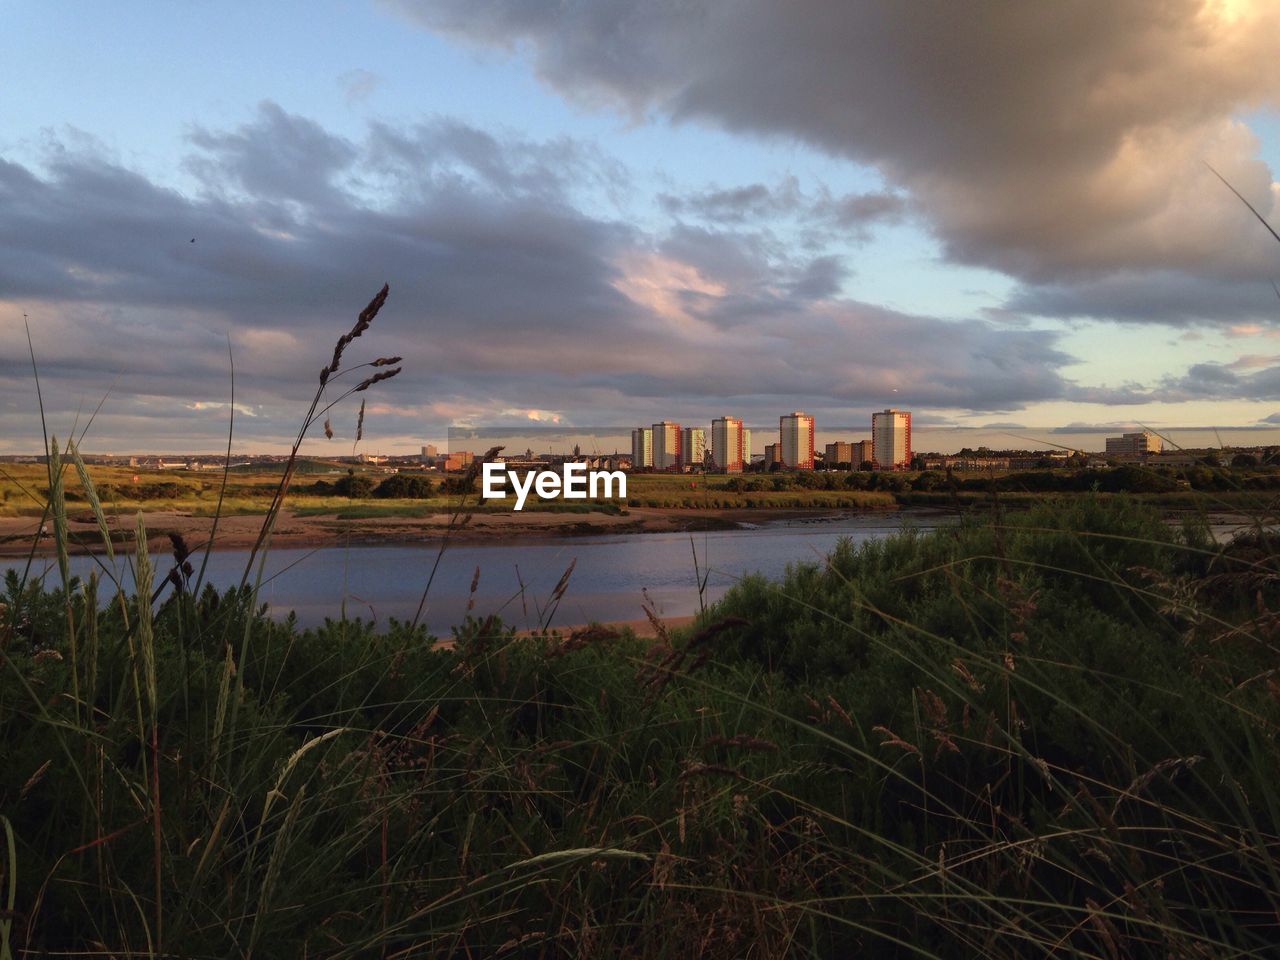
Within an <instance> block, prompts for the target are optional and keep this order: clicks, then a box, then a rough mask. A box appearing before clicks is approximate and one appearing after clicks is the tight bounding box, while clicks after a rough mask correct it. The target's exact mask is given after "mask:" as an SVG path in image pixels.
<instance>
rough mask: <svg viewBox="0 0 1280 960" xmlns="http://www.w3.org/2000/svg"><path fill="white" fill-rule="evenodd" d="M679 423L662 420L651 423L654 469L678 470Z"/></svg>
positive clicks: (681, 463) (680, 463)
mask: <svg viewBox="0 0 1280 960" xmlns="http://www.w3.org/2000/svg"><path fill="white" fill-rule="evenodd" d="M680 439H681V437H680V424H678V423H674V422H672V421H671V420H663V421H661V422H660V423H655V424H654V425H653V468H654V469H655V470H679V469H680V468H681V466H682V465H683V461H682V460H681V459H680Z"/></svg>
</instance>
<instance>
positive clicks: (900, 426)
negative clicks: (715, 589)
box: [631, 409, 911, 473]
mask: <svg viewBox="0 0 1280 960" xmlns="http://www.w3.org/2000/svg"><path fill="white" fill-rule="evenodd" d="M813 438H814V423H813V417H812V416H810V415H809V414H807V413H805V412H804V411H803V410H796V411H794V412H792V413H789V414H785V415H784V416H781V417H779V418H778V442H777V443H771V444H768V445H767V446H766V447H765V448H764V465H765V467H766V468H768V467H771V466H773V464H775V463H776V464H779V465H780V466H783V467H787V468H789V469H792V470H812V469H813V461H814V447H813ZM823 459H824V461H825V462H826V463H829V464H830V463H847V464H849V465H850V466H851V467H852V468H854V469H857V468H858V467H860V466H861V465H862V464H863V463H866V462H868V461H870V462H871V463H873V464H874V465H875V466H876V467H877V468H879V469H882V470H900V469H905V468H906V467H909V466H910V464H911V414H910V412H909V411H906V410H892V409H889V410H883V411H881V412H879V413H874V414H872V416H871V440H869V441H867V440H862V441H859V442H856V443H842V442H838V443H831V444H827V447H826V450H825V451H824V457H823ZM631 462H632V464H633V466H634V467H635V468H636V469H640V468H645V467H648V468H651V469H654V470H684V469H688V468H693V467H707V468H708V469H713V470H717V471H719V472H721V473H741V472H742V470H743V469H744V468H745V467H747V466H749V465H750V463H751V431H750V430H748V429H747V428H745V427H744V426H743V425H742V420H741V419H739V418H738V417H730V416H724V417H718V418H717V419H715V420H712V421H711V444H710V446H708V445H707V435H706V431H705V430H703V428H702V427H683V428H682V427H681V426H680V424H678V423H676V422H674V421H671V420H663V421H660V422H659V423H655V424H653V426H650V427H636V428H635V429H634V430H632V431H631Z"/></svg>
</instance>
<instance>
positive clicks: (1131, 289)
mask: <svg viewBox="0 0 1280 960" xmlns="http://www.w3.org/2000/svg"><path fill="white" fill-rule="evenodd" d="M385 2H386V4H387V5H388V6H389V7H391V8H394V9H396V10H399V11H401V12H402V13H404V14H405V15H407V16H408V17H410V18H412V19H414V20H416V21H418V22H420V23H422V24H423V25H425V26H426V27H428V28H430V29H433V30H437V31H441V32H444V33H447V34H450V35H452V36H456V37H461V38H464V39H466V40H468V41H470V42H473V43H477V44H482V45H488V46H495V47H500V48H504V49H507V50H511V51H520V52H521V53H522V54H523V53H525V52H528V53H529V54H530V55H531V57H532V59H533V63H534V67H535V69H536V71H537V73H538V74H539V76H540V77H541V78H542V79H543V80H544V81H546V82H547V83H549V84H550V85H552V86H553V87H555V88H556V89H557V90H559V91H560V92H561V93H562V94H564V95H565V96H566V97H568V98H570V99H572V100H575V101H577V102H579V103H582V104H586V105H589V106H593V107H612V108H618V109H621V110H623V111H624V112H627V113H629V114H630V115H632V116H634V117H636V118H638V119H639V118H645V117H648V116H651V115H653V114H654V113H657V114H658V115H663V116H666V117H669V118H671V119H673V120H674V121H676V122H681V121H697V122H709V123H712V124H716V125H719V126H721V127H723V128H725V129H728V130H731V131H735V132H743V133H752V134H758V135H762V136H766V137H776V136H779V135H781V136H785V137H794V138H797V139H799V140H801V141H803V142H806V143H809V144H812V145H814V146H817V147H819V148H821V149H823V150H826V151H829V152H831V153H833V154H837V155H841V156H845V157H848V158H850V159H851V160H854V161H857V162H861V163H865V164H870V165H873V166H875V167H876V168H878V169H879V170H880V171H881V173H882V174H883V175H884V176H885V177H886V179H887V180H888V181H889V182H890V183H891V184H892V185H894V186H896V187H899V188H902V189H903V190H905V191H906V193H907V194H908V195H909V196H910V198H911V202H912V206H913V209H914V211H915V213H916V214H917V215H919V216H920V217H922V218H924V219H925V220H927V221H928V222H929V223H930V224H931V225H932V227H933V229H934V230H935V232H936V234H937V236H938V237H939V238H940V240H941V241H942V244H943V247H944V250H945V252H946V255H947V256H949V257H950V258H952V259H953V260H956V261H959V262H963V263H968V264H978V265H982V266H987V267H993V268H995V269H998V270H1001V271H1003V272H1006V273H1008V274H1010V275H1012V276H1014V277H1017V278H1019V279H1020V280H1022V281H1023V282H1024V283H1025V284H1026V287H1025V288H1024V289H1023V290H1022V291H1020V292H1019V294H1018V300H1019V302H1021V303H1025V304H1032V305H1036V306H1038V307H1040V308H1043V309H1045V310H1046V311H1047V312H1049V313H1051V314H1058V313H1062V312H1072V313H1087V314H1088V315H1099V316H1118V317H1120V318H1121V319H1126V320H1139V321H1140V320H1165V319H1168V320H1172V321H1173V322H1183V321H1186V320H1191V319H1203V320H1208V321H1212V320H1215V319H1217V318H1218V317H1219V316H1220V315H1219V314H1215V313H1213V312H1211V311H1210V310H1208V309H1207V308H1208V307H1209V306H1210V305H1211V302H1212V301H1213V300H1214V299H1222V298H1220V297H1218V294H1219V293H1221V291H1222V285H1223V284H1241V285H1244V286H1246V287H1247V286H1248V285H1249V284H1250V283H1253V284H1257V283H1261V282H1265V281H1267V280H1269V279H1270V277H1271V275H1272V274H1273V273H1274V272H1275V268H1276V261H1275V254H1276V250H1275V249H1274V247H1273V246H1271V241H1270V238H1268V237H1267V236H1266V235H1265V234H1264V233H1263V232H1262V231H1261V230H1260V228H1259V225H1258V224H1257V223H1256V222H1254V221H1253V219H1252V217H1251V216H1250V215H1249V214H1248V212H1247V211H1246V210H1245V209H1244V208H1243V206H1242V205H1240V204H1239V202H1238V201H1237V200H1236V199H1235V198H1234V197H1232V196H1231V195H1230V193H1229V192H1228V191H1227V190H1226V189H1225V188H1224V187H1223V186H1222V184H1221V183H1219V182H1218V180H1217V179H1216V178H1215V177H1214V176H1213V174H1212V173H1211V172H1210V170H1209V168H1208V164H1212V165H1213V167H1214V168H1216V169H1217V170H1219V171H1221V173H1222V174H1223V175H1224V176H1226V177H1227V178H1228V179H1229V180H1230V181H1231V182H1232V183H1233V184H1234V185H1235V186H1236V187H1237V188H1238V189H1239V190H1240V191H1241V192H1242V193H1243V194H1244V195H1245V196H1246V197H1247V198H1249V200H1250V201H1251V202H1253V203H1254V204H1255V206H1257V207H1258V209H1259V210H1261V211H1262V212H1263V213H1264V214H1271V213H1273V212H1274V210H1275V200H1274V196H1273V191H1272V176H1271V173H1270V171H1269V170H1268V169H1267V166H1266V164H1265V163H1263V162H1262V161H1261V160H1260V158H1259V157H1258V152H1257V148H1258V145H1257V142H1256V140H1255V138H1254V137H1253V136H1252V134H1251V133H1250V132H1249V130H1248V129H1247V128H1246V127H1244V126H1243V125H1242V124H1241V123H1240V122H1239V121H1238V120H1237V119H1235V117H1236V115H1237V114H1239V113H1241V112H1244V111H1249V110H1253V109H1256V108H1257V107H1258V106H1260V105H1263V104H1271V105H1273V106H1274V105H1275V104H1276V103H1277V102H1280V58H1277V57H1276V56H1275V52H1274V38H1275V37H1276V36H1277V35H1280V6H1277V5H1276V4H1274V3H1268V2H1258V3H1252V4H1250V3H1237V4H1219V3H1209V2H1203V0H1162V2H1158V3H1153V2H1151V0H1089V2H1077V3H1070V4H1044V3H1022V2H1016V0H1006V2H999V0H997V2H989V3H983V4H960V3H952V4H939V3H882V2H871V0H863V2H854V0H851V2H846V3H838V4H836V3H827V2H822V0H807V2H797V3H786V4H780V3H774V2H769V0H702V2H694V3H680V4H662V5H653V4H635V3H632V2H629V0H598V2H594V3H589V4H558V3H528V2H524V0H385ZM765 199H766V198H763V197H762V195H761V194H760V191H759V189H758V187H757V188H751V189H748V190H746V191H745V192H743V194H742V195H741V196H735V195H733V194H732V193H727V194H724V195H720V194H715V195H710V196H707V197H705V198H703V200H704V201H705V203H706V204H708V205H709V206H710V207H711V208H712V210H713V212H714V211H716V210H724V211H728V213H729V215H731V216H734V215H738V214H737V213H736V212H735V211H741V210H750V209H751V208H752V207H753V205H759V204H760V203H762V202H764V201H765ZM689 203H693V201H689ZM877 203H882V204H887V205H888V206H889V207H890V208H891V207H892V205H893V201H892V200H890V199H889V198H888V197H887V196H886V197H885V198H879V199H877V200H875V201H873V202H869V203H859V202H853V203H852V204H851V206H850V212H851V214H852V215H853V216H854V217H855V219H858V220H860V219H861V217H862V216H864V215H865V213H866V212H867V210H868V209H871V210H873V211H874V210H875V207H876V204H877ZM695 205H696V204H695ZM883 215H886V216H887V215H897V214H896V212H895V211H892V210H891V209H888V210H886V211H885V213H884V214H883ZM1112 273H1128V274H1138V275H1142V274H1147V273H1151V274H1155V275H1159V276H1169V275H1177V276H1179V277H1180V283H1181V285H1182V286H1183V287H1184V288H1194V287H1196V285H1197V284H1200V283H1201V282H1203V283H1204V287H1203V289H1201V290H1199V291H1197V292H1196V293H1195V295H1194V296H1193V297H1192V302H1193V304H1194V308H1193V309H1181V310H1180V309H1178V308H1177V305H1176V304H1170V303H1169V302H1168V300H1167V299H1166V298H1163V297H1160V296H1159V293H1158V290H1157V289H1156V288H1155V287H1154V285H1148V286H1147V287H1146V288H1145V289H1146V291H1148V292H1151V293H1153V294H1154V295H1155V296H1154V298H1153V302H1152V303H1150V304H1144V303H1142V302H1135V298H1138V300H1139V301H1140V299H1141V297H1142V294H1143V288H1142V287H1141V286H1140V285H1138V286H1134V285H1129V286H1126V285H1125V284H1119V285H1118V286H1108V285H1107V284H1105V283H1102V284H1099V283H1098V282H1097V278H1098V277H1105V276H1107V275H1110V274H1112ZM1081 283H1086V284H1089V286H1087V287H1085V288H1083V289H1081V290H1080V291H1079V292H1078V293H1077V292H1076V291H1073V290H1072V289H1070V288H1071V287H1074V286H1075V285H1077V284H1081ZM1041 286H1046V287H1047V289H1046V290H1043V291H1041V290H1039V289H1037V288H1039V287H1041ZM1064 286H1065V287H1066V288H1068V289H1065V290H1064V289H1063V287H1064ZM1112 297H1114V298H1115V300H1114V302H1113V301H1112V299H1111V298H1112ZM1224 302H1225V307H1224V309H1225V310H1226V311H1227V315H1228V316H1238V315H1248V313H1249V311H1250V310H1253V309H1256V307H1253V306H1251V304H1252V302H1253V291H1252V290H1247V291H1246V292H1243V293H1239V294H1236V295H1229V296H1227V297H1226V298H1225V301H1224ZM1202 306H1203V307H1205V308H1206V309H1201V307H1202ZM1164 308H1168V309H1167V312H1165V309H1164ZM1232 311H1237V312H1235V313H1232Z"/></svg>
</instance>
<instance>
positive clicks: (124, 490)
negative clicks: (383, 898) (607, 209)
mask: <svg viewBox="0 0 1280 960" xmlns="http://www.w3.org/2000/svg"><path fill="white" fill-rule="evenodd" d="M303 464H304V467H303V468H302V469H300V470H299V477H298V478H297V479H296V480H295V481H294V485H293V488H292V491H291V499H290V505H289V509H290V510H291V511H292V512H294V513H295V514H297V515H298V516H326V515H339V516H342V517H346V518H350V519H362V518H380V517H397V516H399V517H426V516H431V515H438V514H448V513H452V512H453V511H454V510H456V509H457V507H458V504H459V498H458V496H457V495H449V494H446V493H444V492H443V491H442V490H440V476H439V475H431V474H427V475H426V476H427V477H428V479H430V480H431V481H432V482H433V484H434V486H435V488H436V489H435V493H434V495H433V496H431V497H429V498H425V499H408V498H393V499H384V498H380V497H377V496H364V497H356V498H353V497H348V496H339V495H336V494H335V493H334V492H333V491H332V490H331V489H330V490H322V491H317V489H316V488H315V484H316V482H317V481H320V482H322V483H326V484H329V485H332V484H333V483H335V482H336V481H338V480H339V479H341V478H342V477H344V476H345V475H346V469H347V468H346V467H344V466H342V465H339V464H335V463H332V462H325V461H303ZM1198 469H1200V468H1198ZM94 472H95V476H97V477H98V478H99V479H97V480H96V481H95V482H96V483H97V485H98V488H99V493H100V495H101V497H102V500H103V502H104V504H105V505H106V506H108V507H110V508H113V509H115V510H116V511H117V512H123V513H132V512H133V511H135V510H137V509H146V510H174V511H178V512H183V513H189V514H191V515H193V516H212V515H213V514H214V512H215V511H216V509H217V506H218V497H219V492H220V488H221V483H222V476H221V473H219V472H211V471H201V472H191V471H186V470H166V471H155V470H152V471H144V472H140V471H138V470H136V469H129V468H119V467H95V468H94ZM359 473H360V475H361V476H365V477H368V478H369V481H370V483H371V484H374V485H376V484H377V483H378V482H380V481H381V480H383V479H385V477H386V476H387V474H385V473H382V472H380V471H376V470H371V469H366V470H363V471H359ZM1117 473H1118V472H1117V471H1111V472H1110V473H1109V474H1108V473H1106V472H1096V471H1095V472H1092V473H1090V472H1082V471H1071V470H1045V471H1037V472H1036V473H1034V474H1021V475H1005V476H1003V477H1000V478H998V479H996V480H995V482H996V483H997V484H998V489H997V492H996V495H995V498H994V499H995V500H998V501H999V502H1002V503H1004V504H1006V505H1010V506H1016V505H1026V506H1029V505H1033V504H1035V503H1039V502H1042V501H1043V500H1044V499H1045V498H1046V497H1047V496H1074V495H1078V494H1081V493H1088V492H1094V491H1092V489H1091V486H1096V485H1097V483H1096V477H1102V478H1104V479H1105V478H1106V477H1107V476H1109V475H1110V476H1115V475H1117ZM1203 473H1204V476H1201V477H1199V485H1198V486H1197V487H1196V488H1191V487H1187V486H1181V487H1179V486H1176V485H1175V481H1173V480H1172V479H1168V478H1166V477H1164V476H1160V475H1153V476H1156V479H1158V480H1159V481H1160V483H1159V484H1155V483H1152V482H1151V478H1150V477H1147V478H1145V479H1144V477H1143V476H1142V475H1139V476H1137V477H1136V478H1134V477H1130V478H1128V480H1129V481H1130V482H1132V481H1134V480H1135V479H1136V481H1137V482H1136V483H1135V484H1134V485H1135V486H1136V487H1137V488H1136V489H1120V490H1114V491H1108V490H1106V489H1103V490H1101V491H1097V492H1099V493H1101V494H1102V495H1104V496H1106V495H1114V496H1129V497H1134V498H1137V499H1138V500H1140V501H1141V502H1144V503H1147V504H1150V505H1152V506H1156V507H1160V508H1163V509H1167V510H1173V511H1183V510H1199V511H1203V510H1237V511H1238V510H1244V511H1250V512H1255V513H1256V512H1273V511H1274V508H1275V501H1276V498H1277V494H1280V489H1277V488H1275V487H1274V486H1273V485H1274V484H1275V482H1276V480H1277V476H1276V474H1275V473H1274V471H1270V470H1266V471H1262V470H1254V471H1232V470H1227V469H1219V470H1217V471H1214V472H1209V471H1207V470H1204V471H1203ZM1095 474H1096V476H1095ZM1081 477H1084V479H1083V480H1082V479H1081ZM135 478H136V479H135ZM279 478H280V470H279V469H276V468H274V467H272V468H270V469H267V468H261V469H255V470H252V471H250V470H245V469H238V470H236V471H234V472H233V473H232V474H231V476H230V477H229V478H228V483H227V489H226V494H225V498H224V500H223V507H222V509H223V512H224V514H239V515H252V514H261V513H263V512H264V511H265V510H266V508H267V506H268V504H269V503H270V500H271V496H272V494H273V493H274V491H275V487H276V484H277V483H278V481H279ZM950 482H951V484H952V486H951V488H947V487H946V486H945V484H944V483H943V478H942V475H940V474H937V473H934V474H932V475H929V474H924V475H922V474H920V473H911V472H904V473H896V474H882V475H874V474H868V473H854V474H852V475H849V474H842V473H831V474H821V473H819V474H809V475H808V476H796V475H787V474H782V475H778V474H763V475H760V474H747V475H743V476H736V477H730V476H723V475H706V476H702V475H699V476H690V475H672V474H631V475H629V476H628V480H627V500H626V502H625V503H622V502H620V501H616V500H590V501H572V502H567V501H564V500H548V501H542V500H539V499H538V498H537V497H536V495H531V496H530V498H529V500H528V501H527V502H526V504H525V507H524V509H525V511H527V512H558V513H583V512H590V511H606V512H617V511H618V510H625V509H626V508H628V507H645V508H651V509H679V510H751V509H764V510H787V509H802V510H876V509H893V508H894V507H896V506H928V507H938V508H942V509H955V508H970V507H972V508H978V509H985V508H989V507H990V506H991V504H992V503H993V494H992V492H991V491H990V490H989V489H987V487H988V486H990V485H991V484H992V482H993V478H992V477H991V476H990V475H987V474H961V473H956V474H954V475H953V476H952V477H951V479H950ZM1086 482H1088V483H1090V484H1091V486H1086V485H1085V484H1086ZM47 485H48V484H47V479H46V474H45V468H44V466H43V465H40V464H7V465H4V466H3V467H0V516H38V515H39V514H40V513H41V512H42V511H43V509H44V502H45V495H46V490H47ZM868 485H871V486H873V487H875V488H874V489H865V487H866V486H868ZM66 486H67V490H66V493H67V497H68V499H69V502H70V509H71V510H72V511H73V513H74V512H75V511H76V510H77V505H78V504H83V496H82V491H81V490H80V488H79V483H78V480H77V479H76V478H75V477H74V476H69V477H68V478H67V485H66ZM1147 486H1155V487H1157V489H1145V487H1147ZM1071 487H1075V489H1071ZM472 501H473V505H472V507H471V509H473V510H474V511H478V512H484V511H497V512H506V511H509V510H510V509H511V506H510V503H509V502H508V501H502V500H495V501H491V502H486V503H483V504H479V505H476V504H474V497H473V498H472ZM86 508H87V507H86ZM83 512H84V511H83V510H81V511H80V513H81V514H83Z"/></svg>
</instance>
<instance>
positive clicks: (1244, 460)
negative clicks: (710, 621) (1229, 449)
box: [1231, 453, 1258, 468]
mask: <svg viewBox="0 0 1280 960" xmlns="http://www.w3.org/2000/svg"><path fill="white" fill-rule="evenodd" d="M1231 465H1232V466H1233V467H1245V468H1249V467H1256V466H1257V465H1258V458H1257V457H1255V456H1254V455H1253V454H1251V453H1237V454H1236V455H1235V456H1234V457H1232V458H1231Z"/></svg>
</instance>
